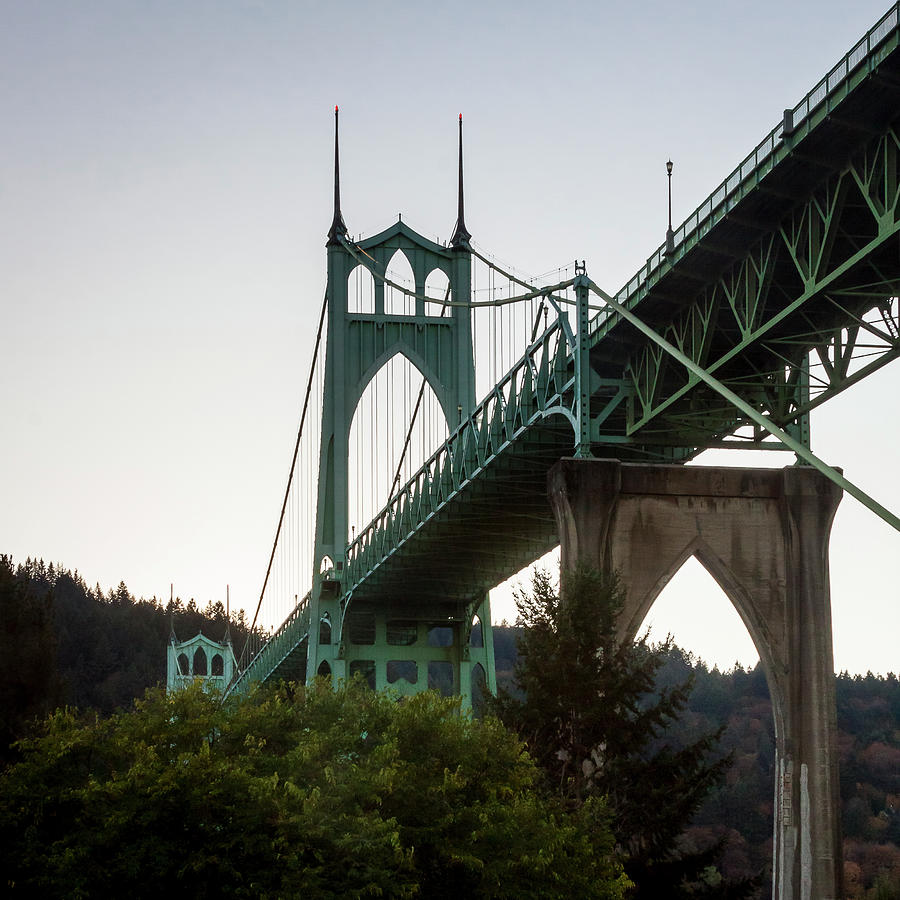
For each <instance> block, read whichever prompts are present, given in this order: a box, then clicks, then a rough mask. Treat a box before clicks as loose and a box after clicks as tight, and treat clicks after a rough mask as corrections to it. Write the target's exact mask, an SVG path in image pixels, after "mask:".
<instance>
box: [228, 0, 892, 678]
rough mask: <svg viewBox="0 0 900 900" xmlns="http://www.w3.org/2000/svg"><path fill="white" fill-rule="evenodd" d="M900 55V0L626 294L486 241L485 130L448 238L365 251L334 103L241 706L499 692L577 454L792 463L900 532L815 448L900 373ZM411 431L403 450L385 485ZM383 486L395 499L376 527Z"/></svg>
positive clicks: (579, 268) (387, 235)
mask: <svg viewBox="0 0 900 900" xmlns="http://www.w3.org/2000/svg"><path fill="white" fill-rule="evenodd" d="M898 44H900V27H898V6H894V7H892V8H891V9H890V10H889V11H888V12H887V13H886V14H885V16H884V17H883V18H882V19H881V20H880V21H879V22H878V23H877V24H876V25H875V26H874V27H873V28H872V29H871V30H870V31H869V32H868V33H867V34H866V35H865V36H864V37H863V38H862V39H861V40H860V41H858V42H857V43H856V44H855V45H854V46H853V47H852V49H851V50H850V51H849V52H848V53H847V54H846V55H845V56H844V57H843V58H842V59H841V60H840V61H839V62H838V63H837V64H836V65H835V66H834V67H833V68H832V69H831V71H829V72H828V73H827V75H825V77H823V78H822V79H821V81H819V83H818V84H816V85H815V86H814V87H813V88H812V90H811V91H809V93H808V94H807V95H806V96H805V97H803V98H802V99H801V100H800V102H799V103H798V104H797V105H795V106H794V107H793V108H790V109H786V110H784V111H783V114H782V115H781V116H780V118H779V120H778V123H777V125H776V126H775V127H774V128H773V129H772V130H771V131H770V132H769V133H768V134H767V135H765V136H764V137H763V139H762V140H761V141H760V142H759V144H758V145H757V146H756V147H755V148H753V149H752V150H751V152H750V153H749V154H748V155H747V156H746V158H745V159H744V160H743V161H742V162H741V163H740V165H738V166H737V167H736V168H735V170H734V171H733V172H732V173H731V174H730V175H729V176H728V178H726V179H725V181H723V182H722V183H721V184H720V185H718V186H717V187H716V188H715V190H714V191H713V192H712V193H711V194H710V196H709V197H708V198H707V199H706V200H705V201H704V202H703V203H702V204H701V205H700V207H699V208H698V209H697V210H696V211H695V212H694V213H693V214H692V215H690V216H689V217H688V219H687V220H686V221H685V222H684V223H683V224H682V225H681V226H680V227H678V228H677V229H672V228H671V223H670V229H669V232H668V234H667V239H666V242H665V243H664V244H663V245H662V246H660V247H659V248H658V249H656V250H655V251H654V252H653V253H652V254H651V255H650V257H649V258H648V259H647V262H646V264H645V265H643V266H642V267H641V269H640V270H639V271H638V272H637V273H636V274H635V275H634V277H633V278H632V279H631V280H629V282H628V283H627V284H626V285H625V286H624V287H622V289H621V290H619V291H618V292H616V293H615V294H608V293H606V292H605V291H603V290H602V289H601V288H600V287H598V285H597V284H596V283H595V282H594V281H593V280H592V279H591V277H590V276H589V275H588V272H587V269H586V266H585V264H584V263H580V264H576V265H575V266H574V267H571V268H570V269H567V270H561V271H560V273H558V276H557V277H555V278H550V279H548V280H546V281H538V280H531V279H528V278H524V277H520V276H518V275H516V274H515V273H513V272H510V271H508V270H507V268H505V267H501V266H498V265H497V264H496V263H494V262H493V261H492V260H491V258H490V257H489V256H488V255H487V254H486V253H485V252H484V251H482V250H480V249H479V248H477V246H476V245H475V244H473V242H472V239H471V235H470V234H469V232H468V231H467V229H466V226H465V220H464V207H463V183H462V174H463V168H462V122H461V120H460V163H459V209H458V218H457V223H456V229H455V231H454V234H453V236H452V237H451V239H450V240H449V242H447V243H446V244H445V243H438V242H434V241H431V240H428V239H426V238H424V237H423V236H421V235H420V234H417V233H416V232H415V231H413V230H412V229H411V228H410V227H409V226H408V225H407V224H406V223H405V222H402V221H398V222H397V223H395V224H394V225H392V226H391V227H390V228H388V229H386V230H385V231H383V232H382V233H380V234H378V235H375V236H373V237H370V238H366V239H352V238H351V236H350V235H349V234H348V231H347V228H346V225H345V224H344V220H343V214H342V211H341V206H340V181H339V160H338V142H337V110H336V111H335V114H336V130H335V208H334V221H333V224H332V227H331V231H330V232H329V239H328V250H327V252H328V287H327V289H326V296H325V302H324V303H323V306H322V314H321V318H320V320H319V339H318V342H317V353H316V358H315V360H314V362H313V366H312V368H311V374H310V379H309V389H308V393H307V401H306V405H305V406H304V411H303V416H302V422H301V429H300V434H299V435H298V440H297V446H296V447H295V450H294V455H293V461H292V465H291V474H290V477H289V479H288V485H287V488H286V491H285V498H284V505H283V508H282V513H281V517H280V519H279V524H278V529H277V536H276V540H275V544H274V547H273V552H272V557H271V559H270V564H269V569H268V571H267V574H266V581H265V586H264V588H263V591H262V594H261V597H260V607H259V609H258V610H257V615H256V618H255V620H254V622H255V626H256V637H255V639H254V640H251V641H250V642H249V643H248V646H247V648H246V649H245V652H244V655H243V657H242V659H241V663H240V667H239V672H238V675H237V677H236V680H235V681H234V682H233V684H232V687H231V690H233V691H242V690H245V689H246V688H247V686H248V685H249V684H250V683H251V682H253V681H258V680H265V679H270V678H281V677H286V678H295V679H301V680H302V679H304V678H308V677H310V676H312V675H315V674H316V673H323V674H329V673H330V674H333V675H335V676H346V675H349V674H352V673H353V672H354V671H358V672H361V673H362V674H363V675H364V676H365V677H369V678H370V680H371V681H372V683H373V685H375V684H377V685H378V686H379V687H382V686H386V685H392V686H394V687H395V688H397V689H398V690H400V691H401V692H403V691H407V692H409V691H413V690H418V689H421V688H423V687H425V686H427V683H430V681H431V674H430V669H429V679H428V682H426V679H425V678H424V677H419V675H418V667H421V666H423V665H425V664H427V665H428V666H432V665H433V664H434V663H436V662H437V663H441V664H442V665H446V666H448V667H449V668H447V669H446V670H442V671H446V673H448V674H447V678H448V679H449V681H448V682H447V684H450V685H451V686H452V689H453V690H457V691H460V692H462V693H463V694H465V693H466V689H467V688H468V687H469V686H470V683H471V682H470V679H471V677H472V675H471V672H470V671H469V669H468V668H467V667H468V666H469V664H471V666H475V665H480V666H481V667H482V671H483V673H484V674H485V677H486V678H487V681H488V685H489V686H490V684H491V681H492V675H493V673H492V665H493V659H492V651H491V649H490V641H489V639H488V638H489V634H488V632H489V628H490V624H489V606H488V605H487V603H486V600H485V597H486V595H487V592H488V591H489V590H490V589H491V588H492V587H494V586H495V585H497V584H498V583H500V582H502V581H503V580H505V579H507V578H508V577H510V576H511V575H513V574H515V573H516V572H518V571H519V570H521V569H522V568H523V567H525V566H527V565H528V564H530V563H531V562H533V561H534V560H535V559H537V558H539V557H540V556H541V555H542V554H544V553H545V552H546V551H548V550H549V549H551V548H553V547H554V546H555V545H556V544H557V543H558V538H557V535H556V533H555V525H554V520H553V517H552V515H551V512H550V509H549V506H548V502H547V487H546V479H547V472H548V470H549V468H550V467H551V466H552V465H553V463H554V462H556V461H557V460H559V459H560V458H562V457H565V456H576V457H591V456H593V457H605V458H615V459H619V460H623V461H631V462H641V461H643V462H669V463H681V462H687V461H689V460H691V459H692V458H693V457H695V456H696V455H697V454H699V453H700V452H702V451H703V450H705V449H707V448H710V447H720V446H742V447H750V448H765V449H785V450H788V451H790V452H793V453H795V454H797V456H798V460H799V461H801V462H802V463H804V464H807V465H812V466H816V467H817V468H818V469H819V470H820V471H822V472H824V473H825V474H826V475H827V476H828V477H830V478H832V479H834V480H836V481H837V482H838V483H839V484H840V485H841V487H842V488H843V489H844V490H845V491H848V492H850V493H851V494H853V495H854V496H856V497H857V498H858V499H860V500H861V501H862V502H864V503H866V504H867V505H869V506H870V508H872V509H873V511H874V512H875V513H876V514H878V515H881V516H882V517H884V518H886V519H887V520H888V521H889V522H891V523H892V524H893V525H894V526H895V527H898V528H900V522H898V520H897V518H896V517H894V516H893V515H892V514H891V513H889V512H888V511H887V510H884V509H883V508H882V507H880V505H879V504H878V503H877V502H876V501H875V500H874V499H872V498H870V497H867V496H866V495H865V494H863V493H862V492H861V491H859V490H858V489H857V488H855V487H854V486H853V485H852V484H849V482H847V481H845V480H844V479H843V477H842V476H841V475H840V473H838V472H836V471H834V470H833V469H830V468H829V467H828V466H826V465H825V464H824V463H822V462H821V461H820V460H818V459H817V458H816V457H815V456H814V455H813V454H812V453H811V452H810V449H809V427H808V423H809V415H810V412H811V411H812V410H813V409H815V408H816V407H817V406H819V405H820V404H822V403H825V402H826V401H827V400H829V399H830V398H831V397H833V396H835V395H836V394H838V393H840V392H841V391H843V390H845V389H846V388H848V387H850V386H851V385H853V384H854V383H856V382H858V381H859V380H861V379H863V378H865V377H866V376H867V375H869V374H871V373H872V372H874V371H876V370H877V369H879V368H880V367H882V366H884V365H886V364H887V363H888V362H890V361H891V360H893V359H894V358H896V357H897V356H898V355H900V310H898V296H900V49H898ZM773 118H774V116H773ZM397 254H402V256H403V257H404V260H401V262H404V265H405V266H406V271H407V273H408V275H409V277H408V278H407V279H406V280H405V281H403V280H400V279H399V278H397V277H394V276H393V275H392V270H391V263H392V260H395V259H396V255H397ZM435 273H436V274H437V276H438V277H437V278H435V277H434V276H435ZM435 284H437V285H438V287H437V289H435ZM479 285H481V287H479ZM485 285H486V287H485ZM360 297H362V298H363V299H362V300H361V301H360V300H359V298H360ZM358 301H359V302H358ZM479 316H481V317H482V320H483V321H486V322H487V323H488V324H487V325H485V326H484V327H483V328H482V330H481V332H479V331H478V328H479V326H478V322H479V321H480V320H479V318H478V317H479ZM484 317H487V318H484ZM499 347H502V348H503V351H502V352H499V351H498V349H497V348H499ZM495 356H496V358H494V357H495ZM398 361H399V363H398ZM498 361H499V363H502V366H503V368H502V370H500V371H498V370H497V367H498ZM489 363H490V364H492V365H493V367H494V368H493V370H492V371H491V374H490V377H489V379H488V381H487V383H486V384H485V385H483V386H481V387H479V378H481V380H482V381H484V371H485V370H486V369H488V368H490V365H489ZM398 364H402V366H403V367H404V368H403V370H402V373H401V372H400V369H399V368H398V369H397V370H396V372H395V373H394V374H393V375H390V376H389V377H388V380H387V381H382V382H378V383H380V384H383V385H387V386H386V387H385V388H384V391H383V392H382V394H381V395H378V394H377V391H375V393H374V394H373V391H374V390H375V389H374V388H371V386H372V385H374V384H375V383H376V381H377V378H379V377H382V378H383V375H381V376H380V375H379V374H378V373H380V372H381V373H383V372H384V370H386V369H387V367H389V366H390V365H398ZM397 373H400V374H397ZM391 379H393V380H391ZM398 379H400V380H398ZM401 381H402V384H401ZM398 385H400V387H398ZM403 385H405V388H403ZM401 388H403V389H404V390H405V394H404V397H405V398H406V399H405V400H404V402H403V404H397V403H396V402H395V399H396V397H397V396H399V393H398V392H399V391H401ZM429 399H430V402H431V403H432V406H431V412H430V413H429V412H428V411H427V410H426V406H427V403H428V401H429ZM476 401H477V402H476ZM366 404H368V405H366ZM392 404H393V405H392ZM400 405H402V406H403V409H402V410H401V415H400V418H401V419H402V420H403V421H402V424H401V425H399V426H395V424H394V420H395V418H396V409H395V407H397V408H399V406H400ZM363 407H365V409H366V412H364V413H363V412H362V410H363ZM429 415H430V416H431V419H432V420H435V421H437V425H436V426H433V427H432V426H429V428H430V431H429V429H428V428H425V426H423V425H421V422H422V421H423V417H427V416H429ZM363 420H364V421H363ZM417 423H419V424H417ZM390 428H395V430H396V428H399V431H397V434H399V435H400V436H401V438H402V436H403V435H404V433H405V440H402V439H398V440H395V441H394V443H395V444H396V446H395V447H394V449H393V456H392V458H391V459H390V460H389V461H388V462H387V463H383V462H382V463H379V464H378V465H377V466H376V463H375V460H376V457H378V453H379V451H377V450H376V445H378V444H379V442H380V441H382V440H383V439H384V440H387V439H388V438H387V432H388V430H389V429H390ZM423 428H425V430H422V429H423ZM416 429H419V430H418V431H417V430H416ZM391 440H393V439H391ZM429 441H430V442H431V443H430V445H429ZM413 445H416V446H417V447H418V451H417V452H418V454H419V455H418V457H417V458H416V457H415V455H414V453H413V450H414V449H415V448H414V446H413ZM304 454H305V455H304ZM354 455H355V468H354V463H353V461H352V460H351V457H353V456H354ZM398 460H399V461H400V463H401V464H399V465H398ZM404 460H405V463H404ZM411 460H412V462H411ZM413 463H414V464H413ZM404 465H405V466H406V468H404ZM376 469H379V470H381V469H383V470H384V471H383V472H382V471H376ZM304 479H305V480H304ZM379 479H380V480H379ZM370 481H371V483H372V484H374V485H375V487H374V488H371V491H372V493H373V494H374V495H376V496H374V500H373V502H371V503H370V504H369V506H368V511H367V512H366V518H365V519H363V518H360V517H359V516H357V517H356V519H354V518H353V512H352V509H351V507H352V506H353V503H354V502H355V501H356V500H357V499H358V495H361V494H363V493H365V492H366V491H369V490H370V487H369V482H370ZM479 623H480V625H481V629H480V635H479V629H478V627H477V626H478V624H479ZM454 654H455V655H454ZM461 663H465V664H466V666H464V667H463V668H466V672H465V674H463V672H462V668H461ZM392 666H393V669H392ZM454 666H455V667H456V668H453V667H454ZM436 677H437V676H436ZM438 680H439V679H438Z"/></svg>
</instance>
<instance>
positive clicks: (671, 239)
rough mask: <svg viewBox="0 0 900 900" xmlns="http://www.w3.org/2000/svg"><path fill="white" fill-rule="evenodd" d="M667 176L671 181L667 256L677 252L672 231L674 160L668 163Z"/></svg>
mask: <svg viewBox="0 0 900 900" xmlns="http://www.w3.org/2000/svg"><path fill="white" fill-rule="evenodd" d="M666 174H667V176H668V179H669V228H668V231H666V256H671V255H672V254H673V253H674V252H675V232H674V231H672V160H671V159H670V160H668V162H666Z"/></svg>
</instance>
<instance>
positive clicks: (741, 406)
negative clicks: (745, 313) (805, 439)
mask: <svg viewBox="0 0 900 900" xmlns="http://www.w3.org/2000/svg"><path fill="white" fill-rule="evenodd" d="M591 290H592V291H593V292H594V293H595V294H597V296H599V297H601V298H602V299H603V300H604V301H605V302H606V303H608V304H609V306H610V307H611V308H612V309H614V310H615V311H616V312H617V313H618V314H619V315H620V316H622V317H623V318H624V319H626V320H627V321H628V322H630V323H631V324H632V325H633V326H634V327H635V328H637V329H638V330H639V331H640V332H641V333H642V334H643V335H644V336H645V337H648V338H649V339H650V340H651V341H653V342H654V343H655V344H657V345H658V346H660V347H661V348H662V349H663V350H665V352H666V353H668V354H669V355H670V356H671V357H672V358H673V359H675V360H677V361H678V362H679V363H681V364H682V365H683V366H684V367H685V368H686V369H687V370H688V371H689V372H690V373H691V374H692V375H694V376H695V377H696V378H697V379H698V380H700V381H703V382H704V383H705V384H707V385H709V387H711V388H712V389H713V390H714V391H715V392H716V393H717V394H720V395H721V396H722V397H724V398H725V399H726V400H727V401H728V402H729V403H731V404H732V405H733V406H734V407H735V408H736V409H738V410H740V411H741V412H742V413H743V414H744V415H745V416H747V418H748V419H752V420H753V421H754V422H756V424H757V425H759V426H760V427H762V428H765V429H766V431H768V432H769V433H770V434H772V435H773V436H774V437H776V438H778V439H779V440H780V441H781V442H782V443H783V444H784V445H785V446H787V447H790V449H791V450H793V451H794V453H796V454H797V456H799V457H800V458H801V459H802V460H804V461H805V462H807V463H809V465H811V466H813V467H815V468H816V469H818V470H819V471H820V472H821V473H822V474H823V475H825V476H826V477H827V478H829V479H830V480H831V481H833V482H834V483H835V484H836V485H838V486H839V487H841V488H842V489H843V490H845V491H846V492H847V493H848V494H850V496H852V497H855V498H856V499H857V500H859V502H860V503H862V504H863V506H865V507H866V508H867V509H870V510H871V511H872V512H874V513H875V515H877V516H878V517H879V518H880V519H883V520H884V521H885V522H887V523H888V525H890V526H891V527H892V528H894V529H895V530H897V531H900V518H898V517H897V516H895V515H894V514H893V513H892V512H891V511H890V510H889V509H887V508H886V507H884V506H882V505H881V504H880V503H879V502H878V501H877V500H876V499H875V498H874V497H871V496H870V495H869V494H867V493H866V492H865V491H863V490H862V488H859V487H857V486H856V485H855V484H853V483H852V482H850V481H848V480H847V479H846V478H845V477H844V476H843V475H842V474H841V473H840V472H839V471H838V470H837V469H834V468H832V467H831V466H829V465H828V464H827V463H825V462H823V461H822V460H821V459H819V458H818V457H817V456H816V455H815V454H814V453H812V451H810V450H809V449H808V448H807V447H805V446H803V444H802V443H801V442H800V441H798V440H795V439H794V438H793V437H791V435H789V434H788V433H787V432H786V431H784V430H783V429H782V428H779V427H778V426H777V425H775V424H774V423H773V422H771V421H769V420H768V419H766V417H765V416H763V415H762V414H761V413H759V412H758V411H757V410H755V409H753V407H752V406H750V405H749V404H748V403H746V402H745V401H744V400H743V399H741V398H740V397H739V396H738V395H737V394H735V393H734V391H732V390H730V389H729V388H727V387H725V385H724V384H722V383H721V382H720V381H717V380H716V379H715V378H714V377H713V376H712V375H711V374H710V373H709V372H707V371H705V370H704V369H702V368H701V367H700V366H698V365H697V364H696V363H695V362H694V361H693V360H692V359H690V358H688V357H687V356H685V355H684V354H683V353H682V352H681V351H680V350H679V349H678V348H677V347H674V346H672V344H670V343H669V342H668V341H667V340H666V339H665V338H663V337H662V336H660V335H659V334H657V333H656V332H655V331H654V330H653V329H652V328H651V327H650V326H649V325H647V324H645V323H644V322H642V321H641V320H640V319H639V318H638V317H637V316H636V315H635V314H634V313H633V312H631V311H630V310H628V309H626V308H625V307H624V306H622V304H621V303H618V302H617V301H616V300H615V299H614V298H612V297H611V296H610V295H609V294H607V293H606V292H605V291H603V290H601V289H600V288H599V287H598V286H597V285H596V284H594V283H593V282H591Z"/></svg>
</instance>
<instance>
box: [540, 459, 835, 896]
mask: <svg viewBox="0 0 900 900" xmlns="http://www.w3.org/2000/svg"><path fill="white" fill-rule="evenodd" d="M548 490H549V496H550V502H551V505H552V507H553V512H554V516H555V518H556V523H557V528H558V533H559V538H560V547H561V567H562V578H563V579H564V578H565V573H566V571H569V570H571V569H572V568H573V567H574V566H576V565H578V564H580V563H584V564H587V565H590V566H593V567H595V568H600V569H605V570H608V571H609V570H614V571H616V572H618V574H619V577H620V579H621V583H622V587H623V589H624V592H625V597H626V601H625V608H624V609H623V611H622V615H621V617H620V622H619V636H620V639H621V640H632V639H633V638H634V636H635V634H636V633H637V630H638V628H639V627H640V625H641V623H642V622H643V620H644V618H645V616H646V615H647V612H648V611H649V609H650V607H651V606H652V605H653V602H654V600H655V599H656V598H657V596H658V595H659V593H660V592H661V591H662V589H663V588H664V587H665V585H666V584H667V583H668V581H669V579H671V578H672V576H673V575H674V574H675V573H676V572H677V571H678V570H679V568H680V567H681V566H682V564H683V563H684V562H685V560H686V559H688V558H689V557H690V556H696V557H697V559H698V560H699V561H700V562H701V563H702V564H703V565H704V566H705V567H706V569H707V570H708V571H709V572H710V574H711V575H712V576H713V577H714V578H715V579H716V581H717V582H718V584H719V585H720V586H721V588H722V590H723V591H724V592H725V593H726V594H727V596H728V597H729V598H730V600H731V602H732V603H733V604H734V606H735V608H736V609H737V611H738V613H739V615H740V617H741V619H742V620H743V622H744V624H745V625H746V627H747V630H748V631H749V633H750V635H751V637H752V639H753V642H754V643H755V645H756V648H757V650H758V651H759V655H760V659H761V660H762V663H763V667H764V669H765V672H766V677H767V679H768V684H769V691H770V694H771V697H772V709H773V713H774V717H775V737H776V766H777V775H776V784H775V847H774V859H773V869H774V871H773V882H774V886H773V892H772V896H773V898H776V900H838V898H840V897H842V896H843V892H842V868H843V867H842V861H841V830H840V804H839V793H838V789H839V784H838V770H837V751H836V746H835V734H836V712H835V700H834V659H833V650H832V632H831V600H830V587H829V573H828V540H829V535H830V533H831V524H832V521H833V519H834V514H835V511H836V509H837V506H838V504H839V503H840V500H841V496H842V491H841V490H840V488H838V487H837V486H835V485H834V484H833V483H832V482H831V481H829V480H828V479H827V478H825V476H823V475H821V474H820V473H819V472H817V471H816V470H815V469H811V468H806V467H796V466H795V467H789V468H785V469H734V468H718V467H716V468H713V467H700V466H696V467H694V466H664V465H642V464H629V463H620V462H618V461H616V460H594V459H563V460H560V462H559V463H557V465H556V466H554V468H553V469H552V470H551V471H550V473H549V476H548Z"/></svg>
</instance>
